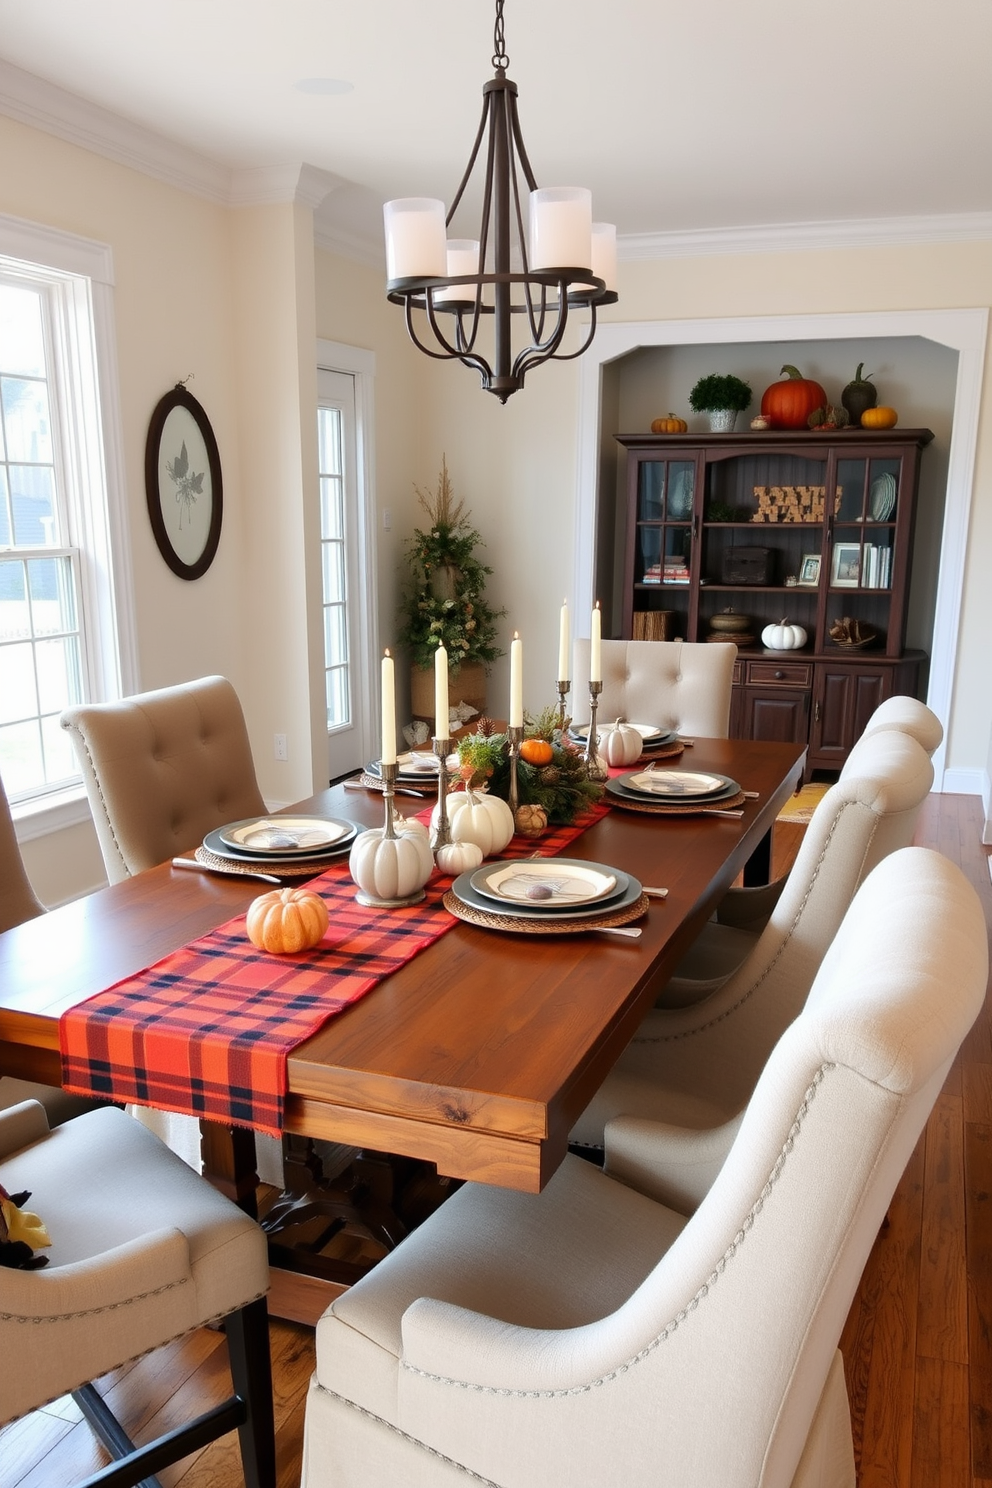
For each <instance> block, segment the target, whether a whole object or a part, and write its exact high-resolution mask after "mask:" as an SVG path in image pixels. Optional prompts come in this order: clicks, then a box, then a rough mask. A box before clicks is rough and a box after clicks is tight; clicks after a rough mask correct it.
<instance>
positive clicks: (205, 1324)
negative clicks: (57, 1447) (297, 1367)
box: [0, 1281, 268, 1426]
mask: <svg viewBox="0 0 992 1488" xmlns="http://www.w3.org/2000/svg"><path fill="white" fill-rule="evenodd" d="M180 1285H181V1283H180V1282H178V1281H170V1282H169V1283H168V1284H167V1285H166V1286H163V1287H159V1288H158V1289H157V1290H156V1291H154V1292H142V1294H141V1296H140V1297H132V1298H130V1299H129V1300H130V1301H132V1302H143V1301H144V1299H145V1298H146V1297H157V1296H158V1295H159V1293H161V1292H168V1291H171V1290H172V1288H173V1287H177V1286H180ZM267 1295H268V1293H267V1291H265V1292H259V1293H258V1295H257V1296H255V1297H249V1298H248V1300H247V1301H246V1302H242V1304H241V1307H235V1308H234V1309H233V1311H234V1312H240V1311H241V1308H243V1307H250V1306H251V1304H252V1303H253V1302H257V1301H258V1300H259V1298H260V1297H265V1296H267ZM126 1306H127V1303H126V1302H114V1303H113V1304H112V1305H111V1306H109V1307H93V1308H90V1309H89V1310H88V1311H87V1312H66V1313H63V1314H62V1315H61V1316H60V1317H40V1318H26V1317H19V1316H16V1315H15V1314H14V1313H9V1312H5V1313H0V1319H3V1320H4V1321H6V1322H11V1323H57V1322H71V1321H72V1319H73V1318H79V1317H87V1316H90V1315H92V1314H93V1313H97V1312H113V1311H114V1309H115V1308H117V1307H126ZM231 1315H232V1314H231V1313H230V1312H219V1313H217V1315H216V1316H215V1317H211V1318H204V1319H203V1321H202V1322H200V1323H195V1324H194V1325H193V1327H192V1328H183V1329H182V1330H181V1331H180V1332H179V1333H173V1335H172V1337H171V1338H163V1339H162V1342H161V1343H156V1344H153V1345H152V1347H151V1348H150V1349H142V1350H141V1352H140V1353H139V1354H132V1355H131V1357H130V1359H122V1360H121V1362H120V1364H119V1365H117V1366H116V1367H117V1368H120V1369H123V1368H124V1366H125V1365H126V1364H133V1363H134V1362H135V1361H136V1360H137V1359H143V1358H144V1357H145V1355H146V1354H153V1353H154V1352H155V1350H156V1349H160V1348H165V1346H166V1344H167V1343H175V1341H176V1339H177V1338H186V1337H187V1336H188V1335H189V1334H190V1333H194V1332H195V1331H196V1329H197V1328H212V1327H214V1326H215V1324H217V1323H222V1322H223V1321H224V1319H225V1318H228V1317H230V1316H231ZM91 1383H92V1381H91V1380H88V1379H81V1380H77V1381H76V1383H75V1384H74V1385H68V1386H67V1387H66V1388H65V1389H63V1390H59V1391H58V1393H57V1394H55V1395H50V1396H49V1397H48V1399H47V1400H39V1402H38V1404H37V1405H32V1406H31V1407H30V1408H29V1409H28V1410H26V1411H22V1412H21V1414H20V1415H19V1416H11V1417H10V1418H9V1420H8V1421H4V1422H3V1425H5V1426H7V1425H9V1424H10V1421H21V1420H23V1419H24V1417H25V1416H30V1415H33V1414H34V1412H35V1411H38V1410H43V1409H44V1407H45V1406H46V1405H51V1403H52V1401H53V1400H61V1398H62V1396H63V1395H68V1394H70V1393H71V1392H72V1391H73V1390H78V1389H80V1388H81V1386H83V1385H88V1384H91Z"/></svg>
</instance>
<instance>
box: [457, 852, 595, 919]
mask: <svg viewBox="0 0 992 1488" xmlns="http://www.w3.org/2000/svg"><path fill="white" fill-rule="evenodd" d="M469 882H470V884H471V886H472V888H473V889H474V890H475V892H476V893H477V894H483V895H485V897H486V898H487V899H498V900H500V901H501V902H502V903H504V904H506V903H509V904H518V905H524V906H526V907H527V908H529V909H556V908H563V909H564V908H570V907H576V906H578V905H580V904H592V903H595V901H596V900H598V899H605V898H606V897H607V896H608V895H610V894H612V893H613V891H614V890H615V888H616V886H617V876H616V874H615V873H608V872H604V871H603V870H602V869H600V868H593V867H591V866H590V865H589V864H588V863H577V862H574V861H573V860H571V859H568V858H548V859H546V860H544V861H542V862H528V861H527V860H526V859H523V860H518V861H516V862H510V863H507V862H500V863H487V864H486V866H485V867H484V868H478V869H476V871H475V872H474V873H473V874H472V877H471V878H470V880H469Z"/></svg>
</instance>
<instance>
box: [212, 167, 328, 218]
mask: <svg viewBox="0 0 992 1488" xmlns="http://www.w3.org/2000/svg"><path fill="white" fill-rule="evenodd" d="M344 185H347V182H346V181H345V180H344V178H343V177H342V176H335V175H334V174H333V173H332V172H331V171H325V170H320V169H319V168H318V167H317V166H315V165H261V166H257V167H255V168H253V169H251V170H239V171H232V173H231V186H230V191H229V194H228V197H227V202H228V205H230V206H232V207H264V206H271V205H272V204H273V203H275V202H290V201H295V202H301V203H302V204H303V205H304V206H307V207H313V208H317V207H319V206H320V204H321V202H322V201H324V200H325V199H326V198H327V197H328V196H330V194H331V192H332V191H337V189H338V188H339V187H340V186H344Z"/></svg>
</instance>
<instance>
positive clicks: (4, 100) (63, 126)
mask: <svg viewBox="0 0 992 1488" xmlns="http://www.w3.org/2000/svg"><path fill="white" fill-rule="evenodd" d="M0 113H4V114H6V115H8V117H9V118H11V119H16V120H17V121H18V122H19V123H21V124H30V125H31V126H32V127H33V128H35V129H42V130H44V132H45V133H46V134H53V135H55V136H56V138H58V139H62V140H65V141H66V142H67V143H68V144H70V145H79V146H81V147H82V148H83V149H84V150H91V151H93V152H94V154H97V155H103V156H105V157H106V159H108V160H114V161H116V162H117V164H118V165H126V166H130V167H131V169H132V170H138V171H142V172H143V173H144V174H145V175H146V176H154V177H155V178H156V179H157V180H159V181H165V182H166V183H167V184H168V185H170V186H177V187H179V189H180V190H181V191H190V192H192V193H193V194H194V195H196V196H205V197H207V198H208V200H210V201H215V202H219V203H222V204H224V205H226V204H227V203H228V201H229V200H230V194H231V171H230V169H229V168H228V167H227V166H224V165H220V164H218V162H217V161H215V160H209V159H208V158H207V156H205V155H200V154H199V153H198V152H197V151H196V150H191V149H189V148H188V146H186V145H180V144H177V143H176V142H175V141H174V140H169V139H166V138H165V137H164V136H163V135H160V134H156V133H155V132H154V131H153V130H151V129H146V128H145V127H144V126H143V125H141V124H135V123H132V122H131V121H130V120H127V119H123V118H121V116H120V115H119V114H114V113H111V111H110V110H109V109H105V108H102V107H101V106H100V105H99V104H98V103H90V102H89V101H88V100H87V99H85V98H80V97H79V96H78V95H77V94H75V93H69V92H68V91H67V90H66V89H64V88H59V87H57V86H56V85H55V84H54V83H48V82H45V80H44V79H43V78H39V77H35V76H34V74H33V73H30V72H24V71H23V69H22V68H20V67H15V66H14V65H13V64H12V63H10V62H4V61H2V60H0Z"/></svg>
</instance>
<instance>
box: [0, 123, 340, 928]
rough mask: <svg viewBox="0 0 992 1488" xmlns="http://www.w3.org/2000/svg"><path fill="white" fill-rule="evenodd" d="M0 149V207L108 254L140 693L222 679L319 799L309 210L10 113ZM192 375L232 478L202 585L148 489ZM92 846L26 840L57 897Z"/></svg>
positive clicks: (42, 879)
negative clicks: (278, 735) (183, 569)
mask: <svg viewBox="0 0 992 1488" xmlns="http://www.w3.org/2000/svg"><path fill="white" fill-rule="evenodd" d="M0 159H2V160H3V162H4V168H3V171H2V173H0V212H5V213H9V214H10V215H12V216H17V217H22V218H25V219H28V220H30V221H32V222H35V223H40V224H45V225H49V226H52V227H56V228H59V229H63V230H65V231H69V232H73V233H77V234H80V235H82V236H84V237H88V238H92V239H95V240H97V241H99V242H102V243H107V244H109V245H110V246H111V248H112V250H113V258H114V270H115V290H114V308H115V321H116V334H117V358H118V368H119V378H120V408H121V423H122V429H123V443H124V450H123V455H124V463H125V472H126V485H127V515H128V529H129V530H128V532H127V533H126V534H118V540H119V541H120V542H123V543H124V544H125V547H126V551H127V554H128V556H129V559H130V563H131V566H132V571H133V576H134V594H135V622H136V646H137V655H138V665H139V677H138V686H139V687H140V688H150V687H159V686H165V685H168V684H169V683H172V682H176V681H180V680H183V679H186V678H190V677H196V676H202V675H204V674H207V673H211V672H220V673H223V674H224V675H226V676H228V677H229V678H230V679H231V681H232V682H233V683H234V685H235V687H236V688H237V689H238V692H239V694H240V695H241V697H242V699H243V700H244V703H245V711H246V715H247V718H248V726H249V732H250V734H251V735H252V746H253V750H254V752H255V756H256V760H257V761H258V763H259V775H260V780H261V784H262V789H263V792H265V793H266V794H267V795H268V796H270V797H273V798H275V799H296V798H298V797H299V796H301V795H305V794H308V793H309V791H310V789H311V780H312V768H313V762H312V757H311V756H312V737H311V732H310V709H309V695H308V679H309V668H308V661H307V647H308V636H307V626H306V583H307V575H306V569H305V564H304V559H303V554H304V552H305V551H306V543H305V541H304V532H305V525H304V524H305V521H306V514H305V502H304V498H303V491H304V489H305V488H306V487H307V484H308V483H309V487H310V489H311V491H315V488H316V436H315V427H314V409H315V406H316V393H315V368H314V354H313V342H314V320H315V311H314V300H313V293H314V292H313V237H312V216H311V213H310V211H309V209H308V208H305V207H300V206H295V207H294V206H292V205H290V204H286V205H284V206H281V207H272V208H258V209H243V210H235V211H232V210H230V209H226V208H224V207H221V206H217V205H214V204H211V203H210V202H207V201H204V200H203V199H201V198H200V197H198V196H194V195H192V194H189V193H187V192H183V191H180V190H177V189H175V188H173V187H171V186H167V185H164V184H162V183H161V182H158V181H155V180H152V179H150V178H149V177H147V176H145V175H143V174H141V173H140V172H137V171H133V170H129V169H127V168H126V167H122V166H119V165H117V164H115V163H112V162H110V161H107V160H105V159H103V158H102V157H100V156H97V155H93V154H90V153H89V152H88V151H86V150H83V149H80V148H78V147H76V146H73V145H69V144H66V143H64V142H63V141H60V140H57V139H55V138H53V137H51V136H49V135H47V134H44V133H42V132H40V131H36V130H32V129H30V128H27V127H26V126H22V125H20V124H17V123H14V122H12V121H11V120H9V119H7V118H4V117H0ZM301 347H305V354H304V353H302V352H301ZM187 377H191V381H190V384H189V386H190V391H191V392H192V393H193V394H194V396H195V397H196V398H198V400H199V401H200V402H201V403H202V404H203V406H204V408H205V409H206V411H207V414H208V416H209V418H210V421H211V424H212V426H213V429H214V433H215V435H216V437H217V443H218V446H219V449H220V458H221V464H222V469H223V476H224V525H223V530H222V534H221V541H220V547H219V550H218V554H217V557H216V559H215V561H214V563H213V565H212V566H211V568H210V570H209V572H208V573H207V574H206V575H205V576H204V577H203V578H202V579H199V580H197V581H196V582H194V583H187V582H184V581H183V580H182V579H179V578H178V577H176V576H175V575H174V574H172V572H171V571H170V570H169V569H168V568H167V567H166V565H165V563H164V561H163V560H162V558H161V556H160V554H159V552H158V549H157V547H156V546H155V543H154V540H153V538H152V534H151V530H150V527H149V524H148V518H147V511H146V506H145V491H144V447H145V437H146V432H147V428H148V421H149V418H150V416H151V412H152V410H153V408H154V407H155V404H156V403H157V402H158V400H159V398H160V397H161V396H162V395H163V393H165V392H166V391H168V389H170V388H171V387H173V386H174V385H175V383H176V382H178V381H180V380H182V379H185V378H187ZM242 441H244V450H242ZM279 502H282V503H283V505H282V509H281V510H280V507H279V505H278V503H279ZM274 514H275V515H278V516H279V521H278V522H275V521H274V520H273V517H274ZM275 557H277V559H278V561H275V562H274V561H273V559H274V558H275ZM284 573H285V575H286V577H284ZM274 574H275V575H276V577H275V579H273V575H274ZM249 578H250V580H251V582H250V584H249V583H248V582H246V580H247V579H249ZM274 584H275V586H276V587H277V590H278V598H277V599H276V600H273V599H272V598H271V594H272V589H273V585H274ZM274 679H275V680H274ZM277 729H278V730H279V731H280V732H287V733H289V734H290V737H291V740H292V743H291V755H290V763H289V768H287V767H281V772H280V771H279V770H277V768H276V766H275V761H274V759H273V748H272V734H273V732H275V731H276V730H277ZM297 741H298V747H297ZM270 761H271V762H272V767H271V769H270V768H269V762H270ZM95 845H96V844H95V834H93V832H92V829H91V828H90V827H89V826H88V825H87V826H84V827H77V828H70V829H68V830H66V831H63V832H61V833H58V834H55V835H52V836H49V837H45V838H38V839H35V840H33V841H31V842H28V843H26V844H25V846H24V857H25V860H26V862H27V863H28V868H29V872H30V874H31V877H32V881H33V883H34V886H35V889H36V891H37V893H38V894H39V897H40V898H41V899H42V900H43V901H44V902H45V903H46V904H49V905H51V904H55V903H58V902H61V901H62V900H63V899H65V898H68V897H72V895H74V894H79V893H83V892H86V891H88V890H89V889H91V888H94V887H96V886H98V884H99V883H100V882H101V880H102V865H101V863H100V858H99V853H98V851H94V849H95Z"/></svg>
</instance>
